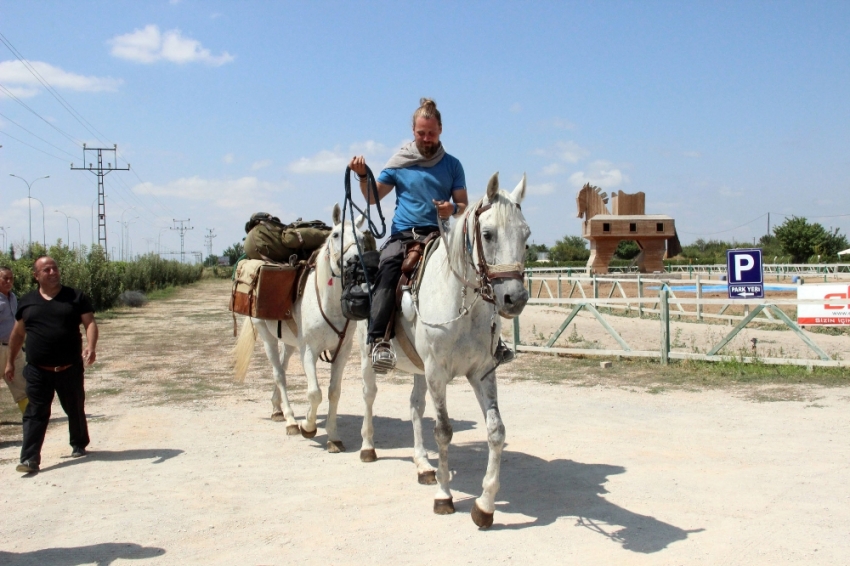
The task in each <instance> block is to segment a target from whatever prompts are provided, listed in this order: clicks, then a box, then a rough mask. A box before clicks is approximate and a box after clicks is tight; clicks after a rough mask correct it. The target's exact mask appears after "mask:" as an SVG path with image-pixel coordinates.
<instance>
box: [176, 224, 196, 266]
mask: <svg viewBox="0 0 850 566" xmlns="http://www.w3.org/2000/svg"><path fill="white" fill-rule="evenodd" d="M172 220H174V227H173V228H171V229H172V230H179V231H180V263H185V262H184V261H183V238H184V237H185V236H184V234H185V233H186V231H187V230H193V228H192V227H191V226H188V227H187V226H183V223H184V222H185V223H187V224H188V223H189V221H190V220H191V218H187V219H186V220H177V219H176V218H173V219H172ZM178 222H179V223H180V227H179V228H178V227H177V223H178Z"/></svg>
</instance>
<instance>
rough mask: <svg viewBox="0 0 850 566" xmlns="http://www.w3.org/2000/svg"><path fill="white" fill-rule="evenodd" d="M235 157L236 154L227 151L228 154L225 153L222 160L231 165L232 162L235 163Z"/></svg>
mask: <svg viewBox="0 0 850 566" xmlns="http://www.w3.org/2000/svg"><path fill="white" fill-rule="evenodd" d="M234 159H235V156H234V155H233V154H232V153H226V154H224V155H223V156H222V158H221V160H222V161H223V162H224V163H227V164H228V165H230V164H231V163H233V160H234Z"/></svg>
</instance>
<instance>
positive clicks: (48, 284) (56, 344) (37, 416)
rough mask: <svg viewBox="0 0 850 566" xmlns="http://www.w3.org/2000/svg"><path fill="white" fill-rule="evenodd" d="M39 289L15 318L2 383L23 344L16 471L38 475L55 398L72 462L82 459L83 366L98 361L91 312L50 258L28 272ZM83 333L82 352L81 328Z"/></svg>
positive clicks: (84, 441)
mask: <svg viewBox="0 0 850 566" xmlns="http://www.w3.org/2000/svg"><path fill="white" fill-rule="evenodd" d="M33 275H34V276H35V280H36V281H37V282H38V289H36V290H35V291H32V292H30V293H27V294H26V295H24V296H23V297H22V298H21V300H20V301H19V303H18V310H17V312H16V313H15V319H16V321H15V326H14V328H13V329H12V335H11V336H10V340H9V356H8V359H7V361H6V370H5V377H6V378H8V377H9V376H11V375H14V373H15V357H16V356H17V355H18V352H20V350H21V347H22V346H23V344H24V339H26V359H27V366H26V367H25V368H24V377H25V378H26V381H27V396H28V397H29V404H28V405H27V408H26V410H25V411H24V440H23V444H22V446H21V463H20V464H18V467H17V471H19V472H22V473H30V472H37V471H38V469H39V466H40V465H41V447H42V445H43V444H44V436H45V434H46V433H47V424H48V422H49V421H50V406H51V404H52V403H53V397H54V395H58V396H59V403H60V404H61V405H62V409H63V410H64V411H65V414H66V415H68V431H69V433H70V439H71V457H73V458H79V457H80V456H85V455H86V446H88V445H89V431H88V424H87V423H86V412H85V399H86V393H85V389H84V387H83V379H84V376H85V366H86V365H91V364H92V363H94V361H95V359H97V355H96V353H95V348H96V347H97V338H98V331H97V324H96V323H95V321H94V308H92V304H91V301H90V300H89V298H88V297H87V296H86V295H85V294H84V293H83V292H82V291H78V290H76V289H72V288H71V287H66V286H64V285H62V283H61V280H60V274H59V267H58V266H57V265H56V262H55V261H54V260H53V258H51V257H40V258H38V259H37V260H36V261H35V265H34V266H33ZM81 324H82V325H83V327H84V328H85V332H86V347H85V348H83V338H82V335H81V334H80V325H81Z"/></svg>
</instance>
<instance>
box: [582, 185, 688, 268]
mask: <svg viewBox="0 0 850 566" xmlns="http://www.w3.org/2000/svg"><path fill="white" fill-rule="evenodd" d="M608 200H609V199H608V195H607V194H606V193H604V192H602V189H600V188H599V187H594V186H593V185H591V184H590V183H587V184H586V185H584V187H582V188H581V190H580V191H579V192H578V195H577V196H576V205H577V207H578V218H584V221H583V222H582V227H581V235H582V236H583V237H585V238H587V239H588V240H590V258H589V259H588V260H587V267H588V268H590V272H591V273H596V274H601V273H608V264H609V263H611V258H612V256H613V255H614V252H615V251H616V250H617V245H618V244H619V243H620V242H621V241H622V240H634V241H635V242H637V245H638V246H639V247H640V249H641V252H640V255H638V257H637V259H636V263H637V266H638V270H639V271H640V272H641V273H654V272H656V271H657V272H662V271H664V261H663V260H664V258H665V254H666V257H673V256H675V255H676V254H678V253H680V252H681V251H682V247H681V245H680V244H679V238H678V236H677V235H676V225H675V222H674V220H673V219H672V218H671V217H669V216H664V215H662V214H645V213H644V208H645V200H646V197H645V195H644V193H642V192H639V193H634V194H626V193H624V192H623V191H618V192H617V194H616V195H614V196H613V197H612V198H611V201H612V202H611V208H612V209H613V213H612V212H611V211H609V210H608V207H607V206H606V205H607V204H608Z"/></svg>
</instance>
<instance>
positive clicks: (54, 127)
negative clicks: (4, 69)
mask: <svg viewBox="0 0 850 566" xmlns="http://www.w3.org/2000/svg"><path fill="white" fill-rule="evenodd" d="M0 91H3V93H4V94H5V95H6V96H8V97H9V98H11V99H12V100H14V101H15V102H17V103H18V104H20V105H21V106H23V107H24V108H26V109H27V110H29V111H30V112H32V113H33V114H34V115H35V116H36V117H37V118H38V119H39V120H41V121H42V122H44V123H45V124H47V125H48V126H50V127H51V128H53V129H54V130H56V131H57V132H59V133H60V134H62V135H63V136H65V137H66V138H68V139H69V140H71V143H73V144H75V145H77V146H80V145H82V143H83V142H82V141H80V140H78V139H75V138H74V137H73V136H71V135H70V134H68V133H66V132H63V131H62V130H60V129H59V128H57V127H56V126H54V125H53V124H51V123H50V121H49V120H47V119H46V118H44V117H43V116H42V115H41V114H39V113H38V112H36V111H35V110H33V109H32V108H30V107H29V106H28V105H27V104H26V103H25V102H24V101H23V100H21V99H20V98H18V97H17V96H15V95H14V94H13V93H12V91H10V90H9V89H8V88H6V87H5V86H3V85H0Z"/></svg>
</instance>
